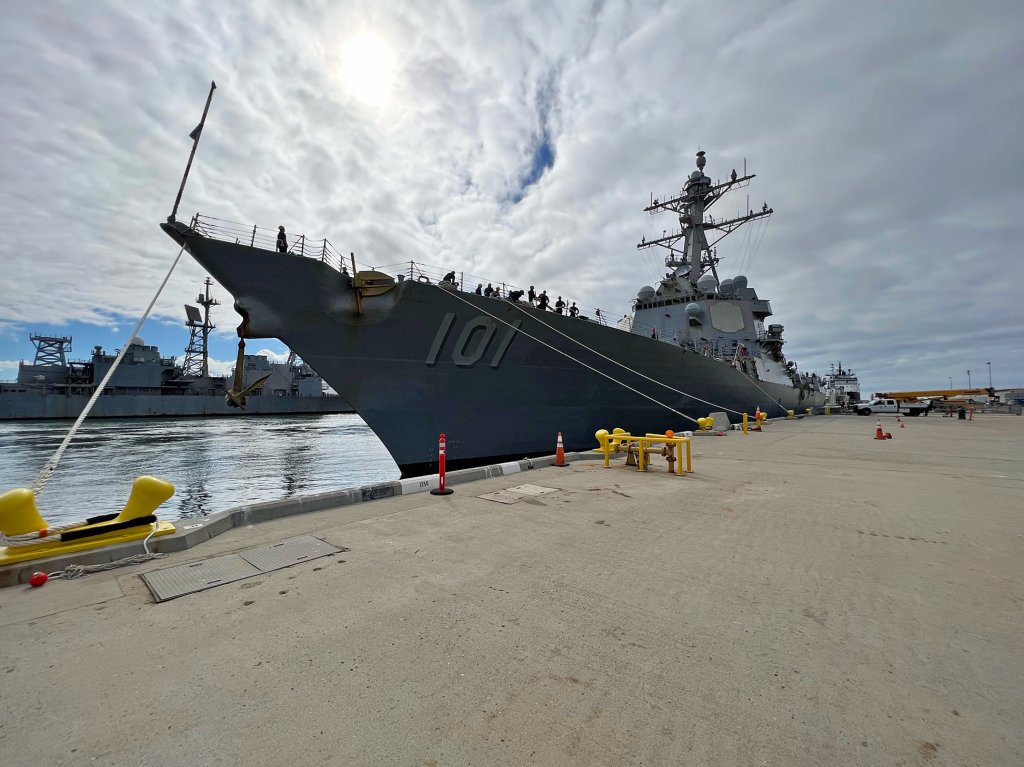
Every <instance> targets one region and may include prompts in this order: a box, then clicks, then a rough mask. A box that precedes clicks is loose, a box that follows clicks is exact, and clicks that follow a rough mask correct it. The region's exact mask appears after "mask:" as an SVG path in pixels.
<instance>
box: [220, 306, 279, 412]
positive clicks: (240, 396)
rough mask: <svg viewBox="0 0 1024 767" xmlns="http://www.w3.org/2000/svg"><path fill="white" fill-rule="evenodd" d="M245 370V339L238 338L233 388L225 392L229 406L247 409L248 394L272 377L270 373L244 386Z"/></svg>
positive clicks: (232, 381) (241, 328)
mask: <svg viewBox="0 0 1024 767" xmlns="http://www.w3.org/2000/svg"><path fill="white" fill-rule="evenodd" d="M245 324H246V323H245V322H243V323H242V327H240V328H239V329H238V335H239V336H241V335H242V332H243V329H244V327H245ZM244 371H245V339H244V338H239V339H238V357H237V359H235V376H234V378H233V379H232V380H231V388H230V389H228V390H227V391H226V392H224V402H225V403H226V404H227V405H228V407H237V408H239V409H240V410H245V398H246V396H247V395H249V394H251V393H252V392H254V391H256V390H257V389H259V388H260V387H261V386H263V384H265V383H266V382H267V379H268V378H270V374H269V373H268V374H267V375H265V376H262V377H261V378H258V379H256V380H255V381H253V382H252V383H251V384H249V385H248V386H246V387H245V388H244V389H243V388H242V376H243V373H244Z"/></svg>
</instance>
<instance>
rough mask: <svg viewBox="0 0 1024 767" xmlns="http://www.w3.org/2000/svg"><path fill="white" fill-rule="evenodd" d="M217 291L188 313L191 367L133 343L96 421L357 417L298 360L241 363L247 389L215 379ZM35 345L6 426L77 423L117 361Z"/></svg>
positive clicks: (8, 392) (7, 407)
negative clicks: (79, 357)
mask: <svg viewBox="0 0 1024 767" xmlns="http://www.w3.org/2000/svg"><path fill="white" fill-rule="evenodd" d="M210 284H211V283H210V280H209V279H207V280H206V291H205V293H200V294H199V296H198V299H197V303H199V304H200V306H202V307H203V310H204V311H203V312H200V311H199V308H198V307H195V306H191V305H186V306H185V312H186V316H187V321H186V323H185V324H186V325H187V326H188V328H189V329H190V331H191V336H190V339H189V344H188V348H187V349H186V351H185V359H184V362H183V363H182V364H181V365H178V364H177V363H176V361H175V359H174V358H173V357H161V356H160V350H159V349H158V348H157V347H156V346H147V345H146V343H145V341H143V340H142V339H141V338H138V337H135V338H133V339H131V341H130V342H129V348H128V350H127V351H126V352H125V356H124V359H123V360H122V361H121V364H120V365H119V366H118V368H117V370H116V371H114V375H113V376H112V377H111V380H110V382H109V383H108V384H107V386H106V387H105V389H104V390H103V394H102V395H101V396H100V397H99V399H97V400H96V405H95V406H94V407H93V409H92V411H91V412H90V414H89V416H90V417H91V418H142V417H174V416H214V415H237V414H240V413H241V414H247V415H299V414H309V413H351V412H352V406H351V405H349V404H348V403H347V402H345V400H344V399H342V398H341V397H339V396H337V395H331V394H325V393H324V384H323V379H322V378H321V377H320V376H319V375H318V374H317V373H316V372H315V371H314V370H313V368H311V367H310V366H309V365H308V364H306V363H305V362H303V361H299V360H297V359H296V356H295V354H294V352H293V353H292V354H291V355H290V356H289V358H288V361H287V362H284V363H279V362H271V361H270V359H269V358H267V357H266V356H264V355H245V356H243V357H241V358H240V359H239V360H238V364H239V365H240V369H241V375H240V376H239V378H238V383H240V385H241V386H240V387H239V385H238V384H237V383H234V382H233V378H225V377H222V376H211V375H210V369H209V354H208V343H207V342H208V338H209V334H210V331H211V330H212V329H213V328H214V325H213V324H212V323H211V322H210V307H211V306H216V305H218V304H219V303H220V302H219V301H217V300H216V299H214V298H211V297H210ZM31 340H32V343H33V344H35V347H36V354H35V359H34V360H33V362H32V364H28V363H26V362H22V363H21V364H20V365H19V366H18V380H17V381H16V382H10V383H3V382H0V420H30V419H49V418H77V417H78V416H79V415H80V414H81V412H82V409H83V408H84V407H85V405H86V403H87V402H88V401H89V398H90V397H91V396H92V395H93V393H94V392H95V391H96V387H97V386H98V385H99V384H100V382H101V381H102V380H103V377H104V376H105V375H106V374H107V371H108V370H109V369H110V366H111V365H112V364H113V362H114V359H115V357H116V355H115V354H107V353H106V352H104V351H103V349H102V348H101V347H99V346H97V347H95V348H94V349H93V353H92V357H91V359H89V360H88V361H69V360H68V354H69V353H70V351H71V342H72V339H71V337H69V336H46V335H38V334H32V336H31ZM239 388H240V390H242V391H244V390H246V389H248V391H247V392H246V397H245V400H246V402H245V407H244V408H239V407H235V406H234V405H236V404H237V402H235V401H230V402H229V400H231V398H230V397H228V396H226V395H227V394H228V392H230V391H232V390H236V389H239Z"/></svg>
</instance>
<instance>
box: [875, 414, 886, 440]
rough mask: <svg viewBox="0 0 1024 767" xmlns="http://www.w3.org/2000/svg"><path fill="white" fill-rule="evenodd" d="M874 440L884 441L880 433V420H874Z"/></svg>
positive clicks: (883, 436)
mask: <svg viewBox="0 0 1024 767" xmlns="http://www.w3.org/2000/svg"><path fill="white" fill-rule="evenodd" d="M875 439H885V434H883V433H882V419H881V418H876V419H875Z"/></svg>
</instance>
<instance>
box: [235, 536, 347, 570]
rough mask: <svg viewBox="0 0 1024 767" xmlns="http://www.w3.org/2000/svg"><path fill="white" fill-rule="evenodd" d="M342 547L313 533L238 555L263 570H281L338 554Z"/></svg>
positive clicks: (258, 547) (241, 552)
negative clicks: (322, 539) (312, 534)
mask: <svg viewBox="0 0 1024 767" xmlns="http://www.w3.org/2000/svg"><path fill="white" fill-rule="evenodd" d="M339 550H340V549H336V548H334V546H332V545H331V544H329V543H324V542H323V541H321V540H320V539H319V538H314V537H313V536H311V535H300V536H299V537H298V538H289V539H288V540H287V541H280V542H278V543H272V544H270V545H269V546H257V547H255V548H252V549H246V550H245V551H240V552H238V556H240V557H241V558H242V559H244V560H245V561H246V562H248V563H249V564H251V565H255V566H256V567H258V568H259V569H260V570H262V571H263V572H265V573H266V572H270V571H271V570H280V569H281V568H282V567H288V566H290V565H297V564H298V563H299V562H308V561H309V560H310V559H319V558H320V557H326V556H327V555H328V554H337V553H338V551H339Z"/></svg>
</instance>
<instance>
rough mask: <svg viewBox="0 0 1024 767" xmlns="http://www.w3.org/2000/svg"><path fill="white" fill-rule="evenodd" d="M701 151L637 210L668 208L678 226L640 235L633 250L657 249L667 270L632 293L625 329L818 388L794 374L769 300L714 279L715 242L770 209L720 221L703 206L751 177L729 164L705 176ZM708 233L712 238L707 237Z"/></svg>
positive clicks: (813, 380) (762, 377) (755, 373)
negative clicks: (720, 177)
mask: <svg viewBox="0 0 1024 767" xmlns="http://www.w3.org/2000/svg"><path fill="white" fill-rule="evenodd" d="M705 164H706V159H705V153H704V152H702V151H701V152H697V169H696V170H694V171H693V172H692V173H690V176H689V178H688V179H687V181H686V183H685V185H684V186H683V188H682V190H681V191H680V192H679V194H678V195H676V196H675V197H673V198H671V199H668V200H665V201H664V202H660V201H658V200H656V199H654V200H652V202H651V204H650V205H649V206H648V207H647V208H645V209H644V210H645V211H646V212H648V213H651V214H657V213H666V212H667V213H673V214H675V215H676V216H678V220H679V229H678V230H676V231H673V232H671V233H666V234H663V235H662V236H661V237H659V238H657V239H653V240H647V239H646V238H644V239H643V240H642V241H641V242H640V243H639V244H638V245H637V248H638V249H645V248H654V247H660V248H664V249H666V250H667V251H668V253H667V255H666V256H665V266H667V267H668V268H669V269H670V271H668V272H667V273H666V274H665V277H664V278H663V279H662V280H661V281H660V282H659V283H658V285H657V287H652V286H650V285H645V286H644V287H642V288H640V291H639V292H638V293H637V297H636V300H635V302H634V306H633V318H632V321H631V322H630V323H629V329H630V330H631V331H632V332H634V333H649V334H650V336H651V337H652V338H657V339H659V340H662V341H665V342H666V343H671V344H675V345H678V346H681V347H683V348H686V349H689V350H690V351H693V352H696V353H698V354H704V355H707V356H709V357H713V358H715V359H718V360H723V361H727V362H728V363H729V364H732V365H734V366H735V367H736V368H737V369H738V370H740V371H742V372H743V373H744V374H745V375H748V376H750V377H751V378H752V379H754V380H757V381H768V382H771V383H777V384H783V385H793V386H797V387H801V388H809V389H813V390H818V389H819V388H820V381H819V380H818V377H817V375H815V374H812V375H806V374H800V373H798V372H797V369H796V365H795V364H794V363H792V362H788V361H787V360H786V358H785V355H784V354H783V352H782V345H783V343H784V340H783V337H782V334H783V326H782V325H779V324H767V319H768V318H769V317H770V316H771V314H772V309H771V304H770V303H769V302H768V301H767V300H765V299H762V298H759V297H758V295H757V293H756V291H755V290H754V289H753V288H752V287H750V286H749V285H748V282H747V278H746V276H744V275H737V276H735V277H732V278H728V277H727V278H724V279H720V278H719V275H718V268H717V267H718V263H719V258H718V252H717V248H715V245H717V243H718V242H719V241H721V240H722V239H723V238H724V237H726V236H727V235H728V234H730V233H732V232H733V231H735V230H736V229H738V228H739V227H741V226H743V225H744V224H746V223H748V222H750V221H755V220H757V219H760V218H767V217H769V216H771V215H772V213H774V212H775V211H774V210H772V209H771V208H769V207H768V203H764V204H763V206H762V207H761V209H760V210H757V211H754V210H751V209H748V210H747V212H746V213H744V214H742V215H738V216H735V217H733V218H726V219H722V220H719V221H716V220H715V219H714V216H712V215H711V214H710V213H709V211H710V210H711V208H712V206H714V205H715V203H717V202H719V201H720V200H721V199H722V198H723V197H724V196H725V195H726V194H727V193H728V192H730V191H733V190H735V189H741V188H743V187H746V186H747V185H748V184H749V183H750V181H751V179H753V178H755V174H749V175H748V174H746V173H744V175H742V176H740V175H738V174H737V173H736V170H735V169H734V170H733V171H732V173H731V174H730V177H729V179H728V180H727V181H725V182H719V183H713V182H712V180H711V179H710V178H709V177H708V176H706V175H705V174H704V166H705ZM708 232H713V233H714V234H715V235H717V236H716V237H715V238H714V240H713V241H712V242H710V243H709V241H708Z"/></svg>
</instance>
